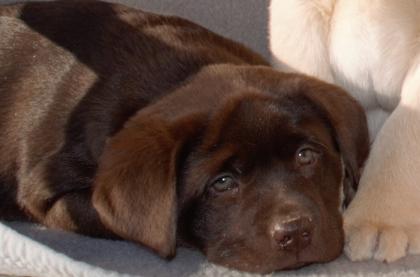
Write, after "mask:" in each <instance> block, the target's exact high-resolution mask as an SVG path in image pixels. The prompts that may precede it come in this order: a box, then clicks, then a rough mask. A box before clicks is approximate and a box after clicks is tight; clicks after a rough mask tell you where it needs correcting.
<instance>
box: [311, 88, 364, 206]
mask: <svg viewBox="0 0 420 277" xmlns="http://www.w3.org/2000/svg"><path fill="white" fill-rule="evenodd" d="M307 85H309V87H308V88H305V89H304V91H305V94H306V95H307V96H308V97H309V98H310V99H311V100H312V101H313V102H314V103H315V104H316V105H317V106H318V107H319V108H320V109H321V110H322V111H323V114H324V115H325V117H326V119H327V120H328V122H329V123H330V124H331V127H332V129H333V132H334V136H335V141H336V143H337V145H338V147H339V150H340V152H341V154H342V157H343V162H344V165H345V178H344V193H345V196H346V199H345V202H347V204H348V203H349V202H350V201H351V199H352V198H353V196H354V193H355V191H356V190H357V186H358V183H359V179H360V174H361V169H362V167H363V164H364V162H365V160H366V158H367V156H368V153H369V132H368V127H367V120H366V115H365V112H364V110H363V108H362V106H361V105H360V104H359V103H358V102H357V101H356V100H355V99H354V98H353V97H351V96H350V95H349V94H348V93H346V92H345V91H344V90H342V89H340V88H339V87H336V86H333V85H328V84H324V83H322V82H319V81H315V82H308V84H307Z"/></svg>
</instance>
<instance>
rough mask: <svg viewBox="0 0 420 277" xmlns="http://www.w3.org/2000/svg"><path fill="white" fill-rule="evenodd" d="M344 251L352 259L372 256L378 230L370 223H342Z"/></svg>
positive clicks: (365, 258) (360, 259) (358, 259)
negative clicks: (344, 240)
mask: <svg viewBox="0 0 420 277" xmlns="http://www.w3.org/2000/svg"><path fill="white" fill-rule="evenodd" d="M344 233H345V238H346V242H345V246H344V252H345V254H346V255H347V257H348V258H349V259H350V260H352V261H362V260H368V259H371V258H372V257H373V254H374V251H375V248H376V241H377V236H378V230H377V229H376V228H375V227H374V226H371V225H368V224H366V225H360V226H355V225H350V224H345V225H344Z"/></svg>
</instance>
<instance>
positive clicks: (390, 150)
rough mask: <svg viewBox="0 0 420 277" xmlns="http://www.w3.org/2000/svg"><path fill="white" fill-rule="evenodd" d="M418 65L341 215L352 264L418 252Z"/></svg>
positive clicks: (378, 138)
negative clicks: (356, 261)
mask: <svg viewBox="0 0 420 277" xmlns="http://www.w3.org/2000/svg"><path fill="white" fill-rule="evenodd" d="M419 61H420V58H419V57H417V59H416V64H415V65H414V66H413V68H412V69H411V70H410V72H409V74H408V76H407V78H406V79H405V81H404V85H403V89H402V95H401V102H400V104H399V106H398V107H397V109H396V110H395V111H394V112H393V113H392V114H391V116H390V117H389V118H388V120H387V121H386V122H385V124H384V126H383V128H382V129H381V130H380V132H379V133H378V136H377V138H376V140H375V142H374V144H373V147H372V151H371V154H370V157H369V159H368V161H367V163H366V166H365V170H364V172H363V175H362V178H361V180H360V185H359V191H358V193H357V194H356V197H355V199H354V200H353V202H352V203H351V204H350V206H349V209H348V210H347V211H346V212H345V214H344V229H345V233H346V246H345V252H346V254H347V255H348V257H349V258H350V259H352V260H364V259H368V258H371V257H373V258H375V259H377V260H380V261H386V262H392V261H395V260H398V259H399V258H401V257H403V256H405V255H406V254H407V253H420V251H419V250H420V216H419V215H418V211H419V210H420V170H419V168H420V66H419V64H420V62H419ZM407 250H408V251H407Z"/></svg>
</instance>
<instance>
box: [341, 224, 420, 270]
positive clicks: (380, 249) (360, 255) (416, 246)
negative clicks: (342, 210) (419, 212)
mask: <svg viewBox="0 0 420 277" xmlns="http://www.w3.org/2000/svg"><path fill="white" fill-rule="evenodd" d="M380 226H383V225H382V224H368V223H360V225H358V224H357V223H355V222H353V223H352V224H348V223H347V224H345V225H344V231H345V234H346V245H345V248H344V251H345V253H346V255H347V256H348V257H349V259H350V260H352V261H362V260H368V259H371V258H374V259H375V260H378V261H381V262H394V261H396V260H398V259H400V258H402V257H404V256H405V255H406V254H407V253H409V254H420V227H409V228H398V227H380Z"/></svg>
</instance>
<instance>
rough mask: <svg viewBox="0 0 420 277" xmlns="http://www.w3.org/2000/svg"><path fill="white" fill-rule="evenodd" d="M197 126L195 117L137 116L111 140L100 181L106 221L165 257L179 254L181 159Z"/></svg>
mask: <svg viewBox="0 0 420 277" xmlns="http://www.w3.org/2000/svg"><path fill="white" fill-rule="evenodd" d="M194 130H195V123H194V121H193V120H184V121H183V122H178V123H176V124H175V123H174V124H172V123H171V124H169V123H167V122H165V121H163V120H156V119H151V118H147V119H144V118H141V117H140V118H133V119H132V120H130V121H129V122H128V124H126V126H125V127H124V128H123V129H122V130H121V131H119V132H118V133H117V134H116V135H115V136H113V137H112V138H111V139H110V140H109V141H108V142H107V144H106V146H105V149H104V152H103V154H102V156H101V158H100V161H99V167H98V171H97V175H96V177H95V180H94V192H93V204H94V207H95V208H96V210H97V212H98V214H99V216H100V218H101V220H102V221H103V223H104V224H105V226H107V227H108V228H109V229H110V230H112V231H113V232H114V233H116V234H117V235H119V236H121V237H122V238H124V239H128V240H132V241H135V242H138V243H141V244H143V245H145V246H147V247H149V248H151V249H152V250H154V251H155V252H157V253H158V254H159V255H161V256H162V257H172V256H173V255H174V254H175V247H176V245H175V244H176V221H177V194H176V181H177V168H178V165H177V162H178V158H179V156H180V153H181V152H182V148H183V145H184V144H185V143H186V141H187V140H188V137H189V136H190V135H191V133H192V132H193V131H194Z"/></svg>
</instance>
